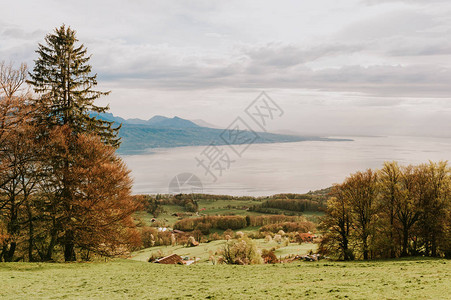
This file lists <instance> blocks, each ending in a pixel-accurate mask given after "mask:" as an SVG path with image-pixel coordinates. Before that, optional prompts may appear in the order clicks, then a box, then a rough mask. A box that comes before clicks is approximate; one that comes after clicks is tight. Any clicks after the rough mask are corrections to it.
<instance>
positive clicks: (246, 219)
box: [174, 215, 305, 234]
mask: <svg viewBox="0 0 451 300" xmlns="http://www.w3.org/2000/svg"><path fill="white" fill-rule="evenodd" d="M298 221H305V219H304V218H303V217H299V216H285V215H270V216H205V217H199V218H186V219H182V220H180V221H177V222H176V223H175V224H174V229H178V230H182V231H193V230H200V231H202V232H203V233H204V234H208V231H209V229H213V228H214V229H221V230H227V229H232V230H238V229H242V228H245V227H248V226H264V225H268V224H277V223H283V222H298Z"/></svg>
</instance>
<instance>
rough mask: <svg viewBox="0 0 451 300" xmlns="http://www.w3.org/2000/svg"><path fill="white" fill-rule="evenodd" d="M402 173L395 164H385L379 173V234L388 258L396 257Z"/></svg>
mask: <svg viewBox="0 0 451 300" xmlns="http://www.w3.org/2000/svg"><path fill="white" fill-rule="evenodd" d="M401 179H402V171H401V170H400V168H399V166H398V164H397V163H396V162H386V163H384V166H383V167H382V169H381V170H380V171H379V187H380V210H381V217H382V218H383V219H384V221H386V222H384V223H383V226H381V227H383V228H381V234H383V235H384V238H385V240H384V242H386V243H387V247H388V251H389V256H390V257H391V258H393V257H395V256H396V247H397V245H396V236H397V228H396V224H395V222H396V216H397V212H398V210H397V206H398V205H399V204H400V202H401V197H402V196H403V195H402V186H401Z"/></svg>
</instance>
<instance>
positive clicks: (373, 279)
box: [0, 259, 451, 299]
mask: <svg viewBox="0 0 451 300" xmlns="http://www.w3.org/2000/svg"><path fill="white" fill-rule="evenodd" d="M0 282H1V289H0V298H1V299H62V298H64V299H182V298H183V299H185V298H188V299H276V298H279V299H302V298H315V299H337V298H338V299H345V298H346V299H449V298H450V294H451V284H450V283H451V261H449V260H448V261H447V260H442V259H436V260H434V259H410V260H396V261H373V262H361V261H359V262H346V263H345V262H328V261H321V262H300V263H293V264H277V265H251V266H231V265H216V266H210V265H202V264H198V265H191V266H180V265H159V264H152V263H145V262H139V261H132V260H118V261H114V262H108V263H70V264H42V263H2V264H0Z"/></svg>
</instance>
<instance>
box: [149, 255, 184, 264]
mask: <svg viewBox="0 0 451 300" xmlns="http://www.w3.org/2000/svg"><path fill="white" fill-rule="evenodd" d="M155 263H157V264H165V265H177V264H178V265H183V259H182V257H180V256H179V255H177V254H171V255H168V256H165V257H162V258H160V259H157V260H156V261H155Z"/></svg>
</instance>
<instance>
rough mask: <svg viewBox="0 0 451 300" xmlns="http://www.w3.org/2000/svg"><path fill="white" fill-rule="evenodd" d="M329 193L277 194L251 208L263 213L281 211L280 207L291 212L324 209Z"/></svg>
mask: <svg viewBox="0 0 451 300" xmlns="http://www.w3.org/2000/svg"><path fill="white" fill-rule="evenodd" d="M327 198H328V196H327V194H322V193H321V192H320V194H313V193H309V194H277V195H274V196H272V197H271V198H269V199H267V200H265V201H263V202H262V203H261V204H258V205H253V206H251V207H250V208H249V209H250V210H252V211H257V212H262V213H275V214H277V213H280V211H278V209H283V210H288V211H290V212H305V211H324V210H325V209H326V207H327V204H326V201H327Z"/></svg>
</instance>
